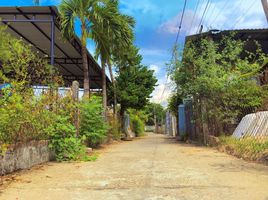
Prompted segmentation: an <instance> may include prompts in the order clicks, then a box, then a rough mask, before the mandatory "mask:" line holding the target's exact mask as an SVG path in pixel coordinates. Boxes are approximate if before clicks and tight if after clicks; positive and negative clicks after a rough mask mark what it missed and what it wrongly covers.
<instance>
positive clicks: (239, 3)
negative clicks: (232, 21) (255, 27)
mask: <svg viewBox="0 0 268 200" xmlns="http://www.w3.org/2000/svg"><path fill="white" fill-rule="evenodd" d="M243 1H244V0H240V1H239V2H238V4H237V5H236V6H235V7H234V13H238V12H237V10H238V9H239V8H240V7H241V5H242V3H243ZM235 16H237V15H235ZM233 18H234V17H233ZM227 22H228V20H227ZM227 22H224V23H223V24H222V26H221V28H224V27H225V25H227V24H226V23H227Z"/></svg>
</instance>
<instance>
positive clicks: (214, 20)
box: [209, 1, 230, 26]
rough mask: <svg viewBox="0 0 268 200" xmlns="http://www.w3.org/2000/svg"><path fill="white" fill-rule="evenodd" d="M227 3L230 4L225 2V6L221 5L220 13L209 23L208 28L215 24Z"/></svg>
mask: <svg viewBox="0 0 268 200" xmlns="http://www.w3.org/2000/svg"><path fill="white" fill-rule="evenodd" d="M229 2H230V1H226V2H225V4H224V5H223V7H222V9H220V11H219V12H218V14H217V15H216V17H215V18H214V19H213V20H212V22H211V23H210V25H209V26H212V24H213V23H214V22H216V20H217V19H218V17H219V16H220V14H221V11H222V10H224V9H225V8H226V7H227V5H228V3H229Z"/></svg>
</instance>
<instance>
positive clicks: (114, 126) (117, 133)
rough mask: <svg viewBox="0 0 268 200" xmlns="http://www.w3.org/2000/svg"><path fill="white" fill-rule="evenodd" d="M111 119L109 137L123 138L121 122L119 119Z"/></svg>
mask: <svg viewBox="0 0 268 200" xmlns="http://www.w3.org/2000/svg"><path fill="white" fill-rule="evenodd" d="M108 121H109V127H110V129H109V137H110V138H112V139H114V140H120V139H121V124H120V122H119V121H118V119H114V118H111V119H109V120H108Z"/></svg>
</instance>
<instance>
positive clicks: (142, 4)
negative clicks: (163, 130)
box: [0, 0, 267, 104]
mask: <svg viewBox="0 0 268 200" xmlns="http://www.w3.org/2000/svg"><path fill="white" fill-rule="evenodd" d="M198 1H199V7H198V9H197V10H198V12H197V14H196V16H195V18H194V20H193V16H194V11H195V8H196V6H197V3H198ZM60 2H61V0H41V5H58V4H59V3H60ZM206 2H207V0H188V3H187V7H186V12H185V16H184V21H183V24H182V31H181V37H180V39H179V45H181V46H182V45H183V41H184V38H185V35H188V34H194V33H196V31H197V29H198V28H197V27H198V24H199V22H200V19H201V16H202V13H203V10H204V8H205V5H206ZM210 2H211V3H210V4H209V7H208V12H207V13H206V15H205V17H204V23H203V24H204V31H206V30H208V29H211V28H213V29H219V30H223V29H242V28H266V27H267V22H266V19H265V15H264V12H263V9H262V6H261V3H260V2H261V1H260V0H232V1H230V0H210ZM183 3H184V0H120V10H121V11H122V12H123V13H125V14H128V15H131V16H133V17H134V18H135V19H136V22H137V23H136V28H135V35H136V40H135V44H136V45H137V46H138V47H139V48H140V53H141V54H142V55H143V58H144V59H143V64H144V65H147V66H148V67H150V68H151V69H154V70H155V75H156V76H157V78H158V80H159V81H158V84H159V85H158V87H157V88H156V90H155V91H154V93H153V98H152V101H154V102H157V103H162V104H166V100H167V98H168V96H169V95H170V93H171V92H172V83H170V81H168V84H165V83H166V79H167V78H166V66H165V63H167V62H168V61H169V60H170V58H171V49H172V47H173V45H174V42H175V39H176V33H177V31H178V23H179V19H180V17H181V12H182V8H183ZM0 5H1V6H15V5H16V6H26V5H33V4H32V0H13V1H10V0H1V2H0ZM191 24H192V26H190V25H191ZM190 27H191V29H190ZM89 50H90V51H91V52H92V53H93V51H94V45H92V44H90V45H89ZM165 85H166V87H165ZM164 88H166V89H164ZM163 91H165V92H164V95H162V93H163ZM161 97H162V98H161Z"/></svg>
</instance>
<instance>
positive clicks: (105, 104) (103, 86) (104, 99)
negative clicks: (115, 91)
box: [101, 60, 107, 119]
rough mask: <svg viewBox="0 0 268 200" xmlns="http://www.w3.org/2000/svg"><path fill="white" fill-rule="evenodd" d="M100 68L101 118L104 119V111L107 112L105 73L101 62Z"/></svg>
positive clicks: (103, 64) (103, 63)
mask: <svg viewBox="0 0 268 200" xmlns="http://www.w3.org/2000/svg"><path fill="white" fill-rule="evenodd" d="M101 67H102V71H101V72H102V73H101V75H102V106H103V116H104V118H105V119H106V117H107V116H106V111H107V90H106V73H105V62H104V61H103V60H102V61H101Z"/></svg>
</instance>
